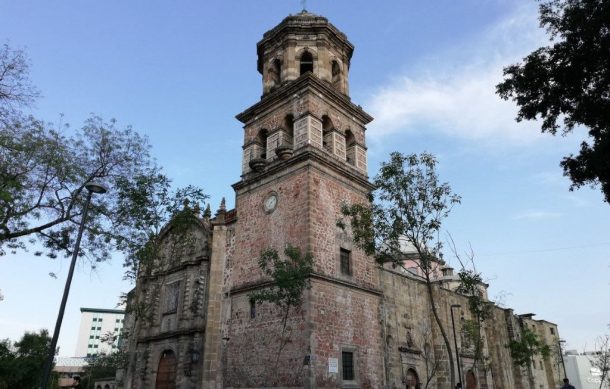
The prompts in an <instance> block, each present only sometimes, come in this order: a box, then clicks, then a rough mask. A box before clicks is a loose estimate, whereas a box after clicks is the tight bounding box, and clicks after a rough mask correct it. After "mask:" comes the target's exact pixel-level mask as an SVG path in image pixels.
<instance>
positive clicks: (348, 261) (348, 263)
mask: <svg viewBox="0 0 610 389" xmlns="http://www.w3.org/2000/svg"><path fill="white" fill-rule="evenodd" d="M339 260H340V261H341V274H343V275H346V276H351V275H352V253H351V251H349V250H346V249H341V252H340V254H339Z"/></svg>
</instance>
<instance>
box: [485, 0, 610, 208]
mask: <svg viewBox="0 0 610 389" xmlns="http://www.w3.org/2000/svg"><path fill="white" fill-rule="evenodd" d="M540 26H541V27H543V28H546V30H547V32H548V33H549V35H550V38H551V41H552V42H554V43H553V44H552V45H549V46H544V47H540V48H538V49H537V50H535V51H533V52H532V53H531V54H529V55H528V56H527V57H525V58H524V59H523V63H519V64H515V65H511V66H508V67H506V68H504V81H502V82H501V83H500V84H498V85H497V87H496V91H497V93H498V94H499V95H500V96H501V97H502V98H503V99H505V100H508V99H512V100H514V101H515V102H516V103H517V105H518V106H519V112H518V114H517V121H521V120H523V119H525V120H535V119H537V118H540V119H542V127H541V129H542V132H548V133H550V134H553V135H555V134H556V133H557V131H558V130H559V129H560V128H561V133H562V134H563V135H565V134H567V133H569V132H571V131H572V130H573V129H574V128H575V127H578V126H584V127H586V128H587V129H588V130H589V138H588V139H586V140H585V141H583V142H582V144H581V147H580V153H579V154H578V155H577V156H574V155H573V154H570V155H569V156H567V157H565V158H564V159H563V160H562V162H561V166H562V167H563V169H564V175H566V176H569V177H570V179H571V180H572V186H571V188H570V189H571V190H573V189H574V188H579V187H581V186H583V185H587V184H591V185H594V186H595V185H598V184H599V185H601V189H602V192H603V193H604V196H605V201H606V202H608V203H610V158H608V155H610V55H609V54H608V53H609V52H610V2H608V1H606V0H550V1H545V2H543V3H542V4H541V5H540ZM560 122H562V124H560Z"/></svg>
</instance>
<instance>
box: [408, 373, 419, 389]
mask: <svg viewBox="0 0 610 389" xmlns="http://www.w3.org/2000/svg"><path fill="white" fill-rule="evenodd" d="M406 382H407V389H419V377H418V376H417V372H416V371H415V370H413V369H409V370H407V377H406Z"/></svg>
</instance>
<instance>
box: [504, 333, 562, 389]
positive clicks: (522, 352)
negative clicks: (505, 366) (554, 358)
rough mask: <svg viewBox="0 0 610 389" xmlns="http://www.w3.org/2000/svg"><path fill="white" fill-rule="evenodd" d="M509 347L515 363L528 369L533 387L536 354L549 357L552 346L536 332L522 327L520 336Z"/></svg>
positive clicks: (531, 386)
mask: <svg viewBox="0 0 610 389" xmlns="http://www.w3.org/2000/svg"><path fill="white" fill-rule="evenodd" d="M507 347H508V348H509V349H510V355H511V357H512V359H513V362H514V363H515V365H517V366H520V367H523V368H526V369H527V372H528V377H529V382H530V388H533V387H534V377H533V375H532V367H533V365H534V356H536V355H541V356H543V357H547V356H549V355H550V353H551V348H550V347H549V346H548V345H547V344H545V343H544V341H543V340H541V339H540V338H539V337H538V335H536V333H535V332H533V331H532V330H530V329H528V328H522V330H521V336H520V338H519V339H517V340H511V341H510V343H509V344H508V345H507Z"/></svg>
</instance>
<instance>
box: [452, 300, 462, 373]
mask: <svg viewBox="0 0 610 389" xmlns="http://www.w3.org/2000/svg"><path fill="white" fill-rule="evenodd" d="M461 307H462V306H461V305H459V304H452V305H451V309H450V311H451V326H452V327H453V344H454V345H455V361H456V363H457V367H458V379H459V381H458V382H459V383H462V367H461V366H460V365H461V364H460V355H459V353H458V346H457V336H456V335H455V320H454V319H453V308H461ZM462 385H463V384H462Z"/></svg>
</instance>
